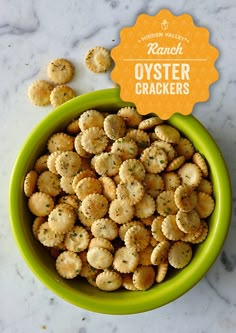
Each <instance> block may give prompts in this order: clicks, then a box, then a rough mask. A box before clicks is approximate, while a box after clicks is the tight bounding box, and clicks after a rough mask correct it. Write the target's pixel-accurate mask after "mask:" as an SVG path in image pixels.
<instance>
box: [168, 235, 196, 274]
mask: <svg viewBox="0 0 236 333" xmlns="http://www.w3.org/2000/svg"><path fill="white" fill-rule="evenodd" d="M191 259H192V248H191V246H190V245H189V244H188V243H185V242H181V241H179V242H175V243H174V244H173V245H172V246H171V248H170V250H169V253H168V261H169V264H170V265H171V266H172V267H174V268H177V269H180V268H183V267H185V266H187V265H188V264H189V262H190V261H191Z"/></svg>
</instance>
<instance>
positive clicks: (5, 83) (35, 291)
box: [0, 0, 236, 333]
mask: <svg viewBox="0 0 236 333" xmlns="http://www.w3.org/2000/svg"><path fill="white" fill-rule="evenodd" d="M162 8H168V9H170V10H171V11H172V12H173V13H174V14H182V13H185V12H186V13H189V14H191V15H192V16H193V18H194V20H195V23H196V24H197V25H199V26H205V27H207V28H208V29H209V30H210V32H211V42H212V44H213V45H215V46H216V47H217V48H218V49H219V50H220V57H219V59H218V60H217V68H218V70H219V73H220V79H219V80H218V82H217V83H215V84H214V85H213V86H212V87H211V97H210V100H209V101H208V102H206V103H199V104H198V105H196V107H195V109H194V115H195V116H196V117H197V118H198V119H199V120H200V121H201V122H202V123H203V124H204V125H205V126H206V127H207V128H208V129H209V131H210V133H211V134H212V135H213V137H214V138H215V139H216V141H217V143H218V145H219V147H220V149H221V151H222V153H223V155H224V157H225V159H226V162H227V164H228V167H229V171H230V174H231V180H232V186H233V189H234V188H235V187H236V136H235V133H236V132H235V127H236V113H235V105H236V93H235V92H236V52H235V51H236V3H235V0H225V1H221V0H209V1H205V0H195V1H186V0H176V1H164V0H147V1H144V0H129V1H128V0H100V1H95V0H94V1H93V0H86V1H85V0H84V1H82V0H77V1H76V0H57V1H47V0H40V1H37V0H28V1H23V0H0V73H1V75H0V123H1V130H0V142H1V145H0V159H1V164H0V186H1V191H0V267H1V269H0V332H1V333H23V332H24V333H31V332H34V333H39V332H48V333H49V332H50V333H64V332H70V333H90V332H96V331H100V332H102V333H112V332H116V333H121V332H122V333H123V332H131V331H132V332H136V333H141V332H172V333H177V332H182V333H189V332H192V333H204V332H206V333H213V332H214V333H220V332H224V333H226V332H228V333H229V332H232V333H233V332H236V316H235V313H236V242H235V239H236V206H235V193H234V208H233V214H232V223H231V227H230V230H229V234H228V237H227V239H226V241H225V244H224V247H223V249H222V252H221V254H220V255H219V257H218V259H217V261H216V263H215V264H214V265H213V267H212V268H211V269H210V271H209V272H208V274H207V275H206V276H205V277H204V278H203V279H202V280H201V281H200V282H199V283H198V284H197V285H196V286H195V287H194V288H193V289H192V290H191V291H189V292H188V293H187V294H185V295H184V296H182V297H181V298H179V299H178V300H176V301H174V302H172V303H171V304H168V305H166V306H164V307H162V308H159V309H156V310H153V311H149V312H146V313H143V314H138V315H127V316H111V315H101V314H96V313H91V312H88V311H85V310H83V309H80V308H77V307H75V306H73V305H71V304H69V303H67V302H65V301H63V300H61V299H59V298H58V297H57V296H55V295H54V294H52V293H51V292H50V291H49V290H47V289H46V288H45V287H44V286H43V285H42V284H41V282H40V281H39V280H38V279H37V278H35V277H34V276H33V274H32V273H31V271H30V270H29V268H28V267H27V266H26V264H25V262H24V261H23V259H22V257H21V256H20V254H19V252H18V250H17V248H16V245H15V243H14V240H13V236H12V233H11V230H10V225H9V218H8V211H7V206H8V185H9V179H10V173H11V170H12V167H13V164H14V160H15V158H16V155H17V153H18V151H19V149H20V147H21V145H22V143H23V142H24V140H25V138H26V137H27V135H28V134H29V132H30V131H31V130H32V129H33V127H34V126H35V125H36V124H37V123H38V122H39V120H40V119H42V118H43V117H44V116H45V115H46V114H48V113H49V112H50V111H51V110H52V108H51V107H44V108H40V107H35V106H33V105H32V104H31V103H30V102H29V100H28V98H27V88H28V86H29V84H30V83H31V82H32V81H33V80H35V79H43V78H45V75H46V72H45V68H46V65H47V63H48V62H49V61H50V60H52V59H54V58H58V57H66V58H68V59H71V61H72V62H73V63H74V64H75V65H76V76H75V78H74V80H73V81H72V83H71V86H72V87H73V88H75V89H76V91H77V94H82V93H85V92H88V91H91V90H97V89H102V88H107V87H113V86H114V84H113V82H112V81H111V80H110V78H109V75H108V74H101V75H96V76H94V74H92V73H90V72H89V71H88V70H87V69H86V68H85V66H84V55H85V53H86V52H87V50H88V49H89V48H91V47H93V46H95V45H102V46H104V47H107V48H109V49H110V48H112V47H113V46H115V45H117V44H118V43H119V31H120V29H121V28H122V27H124V26H129V25H133V24H134V22H135V20H136V17H137V15H138V14H140V13H147V14H150V15H154V14H156V13H157V12H158V11H159V10H160V9H162ZM206 260H207V258H206Z"/></svg>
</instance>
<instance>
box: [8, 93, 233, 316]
mask: <svg viewBox="0 0 236 333" xmlns="http://www.w3.org/2000/svg"><path fill="white" fill-rule="evenodd" d="M127 105H130V103H125V102H123V101H121V99H120V97H119V90H118V89H105V90H100V91H95V92H91V93H88V94H85V95H82V96H79V97H76V98H74V99H73V100H71V101H68V102H67V103H65V104H63V105H62V106H60V107H58V108H57V109H56V110H54V111H52V112H51V113H50V114H48V115H47V116H46V117H45V118H44V119H43V120H42V121H41V122H40V123H39V124H38V125H37V126H36V127H35V128H34V129H33V131H32V132H31V134H30V135H29V136H28V138H27V139H26V141H25V143H24V145H23V147H22V148H21V151H20V152H19V155H18V157H17V159H16V162H15V166H14V169H13V172H12V177H11V182H10V191H9V215H10V220H11V228H12V231H13V234H14V238H15V241H16V244H17V246H18V248H19V250H20V252H21V254H22V256H23V258H24V259H25V261H26V263H27V265H28V266H29V268H30V269H31V270H32V272H33V273H34V274H35V275H36V276H37V277H38V278H39V280H41V281H42V283H43V284H44V285H45V286H46V287H47V288H48V289H50V290H51V291H52V292H53V293H55V294H56V295H58V296H59V297H61V298H63V299H64V300H66V301H68V302H70V303H72V304H74V305H76V306H79V307H81V308H84V309H87V310H90V311H94V312H100V313H107V314H131V313H139V312H144V311H148V310H151V309H154V308H158V307H161V306H163V305H165V304H167V303H170V302H171V301H173V300H175V299H176V298H178V297H180V296H181V295H183V294H184V293H186V292H187V291H188V290H189V289H191V288H192V287H193V286H194V285H195V284H196V283H197V282H198V281H199V280H200V279H201V278H202V277H203V276H204V275H205V274H206V273H207V271H208V270H209V268H210V267H211V266H212V264H213V263H214V261H215V259H216V258H217V256H218V254H219V252H220V250H221V248H222V246H223V243H224V240H225V237H226V235H227V231H228V227H229V224H230V218H231V204H232V197H231V185H230V178H229V175H228V171H227V167H226V165H225V162H224V159H223V157H222V154H221V152H220V150H219V148H218V147H217V145H216V143H215V142H214V140H213V138H212V137H211V136H210V134H209V133H208V132H207V130H206V129H205V128H204V127H203V126H202V125H201V124H200V123H199V122H198V121H197V120H196V119H195V118H194V117H193V116H182V115H180V114H175V115H173V116H172V117H171V119H170V120H169V123H170V124H172V125H173V126H175V127H176V128H178V129H179V130H180V131H181V132H182V134H183V135H184V136H186V137H187V138H189V139H190V140H191V141H192V142H193V144H194V146H195V147H196V149H197V150H198V151H199V152H200V153H201V154H203V155H204V156H205V157H206V159H207V161H208V164H209V169H210V176H211V180H212V182H213V186H214V197H215V203H216V205H215V210H214V212H213V214H212V216H211V217H210V219H209V234H208V237H207V239H206V240H205V241H204V242H203V243H202V244H200V245H198V246H196V250H195V251H194V256H193V259H192V261H191V262H190V264H189V265H188V266H186V267H185V268H184V269H182V270H178V271H176V272H173V273H171V274H170V276H169V277H168V278H167V279H166V280H165V281H164V282H162V283H161V284H159V285H155V286H153V287H152V288H150V289H149V290H147V291H138V292H135V291H132V292H129V291H127V290H118V291H115V292H111V293H109V292H104V291H100V290H98V289H97V288H94V287H93V286H91V285H89V284H88V283H87V282H85V281H82V279H81V280H80V279H79V278H76V279H74V280H66V279H63V278H62V277H60V276H59V275H58V273H57V272H56V270H55V264H54V263H55V261H54V259H53V258H52V257H51V256H50V254H49V253H48V251H47V250H46V249H45V248H44V247H43V246H42V245H41V244H40V243H39V242H37V241H36V240H35V238H34V237H33V235H32V231H31V226H32V220H33V217H32V215H31V214H30V212H29V210H28V207H27V199H26V197H25V195H24V193H23V182H24V178H25V175H26V174H27V172H28V171H29V170H30V169H32V167H33V165H34V162H35V160H36V158H37V157H38V156H39V155H40V154H42V153H43V152H44V151H45V149H46V142H47V140H48V138H49V137H50V135H51V134H52V133H54V132H56V131H59V130H61V129H63V128H65V126H66V125H67V124H68V123H69V122H70V121H71V120H72V119H74V118H77V117H78V116H79V115H80V114H81V112H83V111H84V110H87V109H98V110H104V111H107V112H109V111H112V110H117V109H119V108H121V107H124V106H127Z"/></svg>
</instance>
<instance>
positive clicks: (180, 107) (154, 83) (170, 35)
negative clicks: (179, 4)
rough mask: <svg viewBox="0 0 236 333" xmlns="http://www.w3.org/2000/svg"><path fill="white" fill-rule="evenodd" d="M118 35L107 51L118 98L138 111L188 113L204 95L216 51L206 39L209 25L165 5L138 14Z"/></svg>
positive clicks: (165, 114) (215, 76)
mask: <svg viewBox="0 0 236 333" xmlns="http://www.w3.org/2000/svg"><path fill="white" fill-rule="evenodd" d="M120 39H121V42H120V44H119V45H118V46H117V47H115V48H113V49H112V51H111V56H112V58H113V60H114V62H115V67H114V69H113V71H112V73H111V78H112V80H113V81H114V82H116V83H118V84H119V85H120V97H121V99H122V100H124V101H129V102H133V103H134V104H135V105H136V107H137V109H138V112H139V113H140V114H142V115H145V114H148V113H150V112H153V113H156V114H157V115H158V116H159V117H160V118H161V119H168V118H169V117H171V115H172V114H173V113H175V112H178V113H182V114H184V115H188V114H190V113H191V112H192V110H193V107H194V104H195V103H198V102H203V101H206V100H207V99H208V98H209V86H210V85H211V84H212V83H213V82H215V81H216V80H217V79H218V76H219V74H218V72H217V70H216V68H215V66H214V63H215V61H216V59H217V57H218V55H219V52H218V50H217V49H216V48H215V47H213V46H212V45H211V44H210V43H209V31H208V30H207V29H206V28H202V27H197V26H195V25H194V23H193V19H192V17H191V16H190V15H188V14H183V15H180V16H175V15H173V14H172V13H171V12H170V11H169V10H166V9H163V10H161V11H160V12H159V13H158V14H157V15H156V16H149V15H146V14H142V15H140V16H139V17H138V18H137V21H136V23H135V25H134V26H133V27H128V28H124V29H122V30H121V32H120Z"/></svg>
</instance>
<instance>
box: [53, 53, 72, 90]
mask: <svg viewBox="0 0 236 333" xmlns="http://www.w3.org/2000/svg"><path fill="white" fill-rule="evenodd" d="M47 75H48V77H49V79H50V80H51V81H53V82H54V83H56V84H64V83H67V82H69V81H70V80H71V79H72V77H73V75H74V66H73V65H72V63H71V62H70V61H68V60H66V59H55V60H52V61H51V62H50V63H49V64H48V67H47Z"/></svg>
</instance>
